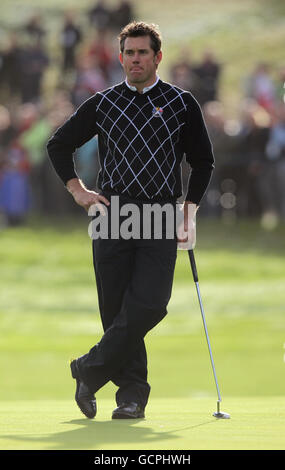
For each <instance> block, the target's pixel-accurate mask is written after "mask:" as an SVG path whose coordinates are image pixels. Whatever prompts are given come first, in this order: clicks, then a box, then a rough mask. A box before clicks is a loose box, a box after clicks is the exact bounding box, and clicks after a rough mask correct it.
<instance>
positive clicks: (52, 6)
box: [0, 0, 285, 114]
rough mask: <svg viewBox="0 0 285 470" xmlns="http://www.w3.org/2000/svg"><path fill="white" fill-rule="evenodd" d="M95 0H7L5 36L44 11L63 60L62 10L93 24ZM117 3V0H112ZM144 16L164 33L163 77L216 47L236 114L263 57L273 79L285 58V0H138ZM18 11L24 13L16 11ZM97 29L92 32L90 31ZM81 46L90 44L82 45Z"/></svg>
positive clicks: (52, 79)
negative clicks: (246, 83)
mask: <svg viewBox="0 0 285 470" xmlns="http://www.w3.org/2000/svg"><path fill="white" fill-rule="evenodd" d="M95 3H96V2H95V1H94V0H81V1H80V2H77V1H76V0H61V1H60V2H58V1H57V0H49V1H48V2H44V1H40V0H25V1H24V2H23V1H21V0H13V1H11V0H1V6H0V13H1V15H0V18H1V19H0V41H1V42H3V41H5V40H6V33H7V30H9V31H11V30H18V29H20V28H21V25H22V24H23V22H25V21H28V19H29V18H30V17H31V16H32V15H33V14H35V13H37V14H39V15H40V16H41V17H42V19H43V22H44V24H45V27H46V29H47V31H48V38H47V41H48V47H49V49H50V51H51V52H52V53H53V56H54V59H55V60H56V58H58V60H60V49H59V48H58V38H59V34H60V29H61V27H62V14H63V13H64V12H65V11H66V10H72V11H73V12H74V14H75V18H76V21H77V23H79V24H80V25H81V26H82V28H83V30H84V29H86V28H87V25H88V20H87V16H86V14H85V13H86V11H87V10H88V9H90V8H91V7H92V6H93V5H94V4H95ZM104 3H105V4H106V5H108V6H114V5H116V4H117V3H118V2H117V1H116V0H106V1H105V2H104ZM132 5H133V7H134V10H135V16H136V18H137V19H138V20H144V21H147V22H154V23H156V24H159V26H160V29H161V31H162V34H163V52H164V60H163V62H162V64H161V66H160V76H161V78H162V79H164V80H168V79H169V74H168V71H169V67H170V65H171V63H173V62H175V61H177V58H178V56H179V57H181V55H183V56H184V57H185V55H186V56H188V57H187V59H188V60H189V59H191V60H193V61H197V60H200V58H201V55H202V54H203V52H204V51H205V50H206V49H207V50H209V49H210V50H211V51H213V52H214V54H215V56H216V58H217V60H218V61H219V62H220V63H221V64H222V67H223V68H222V75H221V80H220V99H221V100H222V101H223V103H224V105H225V107H226V109H227V110H228V111H229V113H230V114H233V113H234V112H235V111H236V109H237V106H238V103H239V101H240V99H241V97H242V94H243V82H244V79H245V77H246V76H247V75H248V74H250V73H251V72H252V70H253V66H254V64H256V63H257V62H265V63H267V64H269V67H270V72H271V74H272V78H273V79H276V80H277V79H278V72H279V70H280V68H281V66H282V65H283V63H282V61H284V43H285V2H284V1H282V0H271V1H270V2H268V1H266V0H239V1H238V0H230V1H228V0H216V1H213V0H202V1H201V0H177V1H176V2H173V1H172V0H163V1H162V0H156V1H155V2H154V1H153V0H144V1H139V0H133V1H132ZM15 11H17V12H20V14H17V15H15ZM90 34H91V33H90ZM81 47H84V45H82V46H81ZM53 65H54V67H53V68H52V67H50V70H49V73H48V74H47V76H46V80H45V89H46V90H48V91H49V90H50V89H53V87H54V86H55V84H56V81H57V77H58V73H59V71H58V68H57V66H56V62H54V63H53Z"/></svg>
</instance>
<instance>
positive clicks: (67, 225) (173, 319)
mask: <svg viewBox="0 0 285 470" xmlns="http://www.w3.org/2000/svg"><path fill="white" fill-rule="evenodd" d="M87 225H88V220H84V219H79V220H77V221H72V220H62V221H61V222H59V221H53V220H50V221H43V220H38V219H32V220H31V221H29V223H28V225H27V226H26V227H22V228H18V229H16V228H15V229H7V230H3V231H2V232H0V277H1V285H0V299H1V302H0V328H1V339H0V374H1V383H2V386H1V388H0V400H1V404H0V410H1V411H0V412H1V417H2V418H1V424H0V448H3V449H11V448H14V449H22V448H27V449H31V448H35V449H36V448H37V449H39V448H42V449H54V448H55V449H59V448H62V449H65V448H68V449H69V448H76V447H77V448H91V449H103V448H105V449H111V448H114V449H128V448H136V449H141V448H145V447H144V446H146V445H147V446H148V448H150V449H154V448H160V449H163V448H165V449H167V448H169V449H170V448H171V449H173V448H177V449H183V448H193V449H194V448H197V449H200V448H217V449H228V448H245V449H249V448H264V449H273V448H275V449H276V448H283V447H284V438H283V436H284V431H285V426H284V412H285V408H284V396H285V376H284V368H285V361H284V354H285V349H284V343H285V336H284V326H285V320H284V300H285V292H284V277H285V272H284V253H285V237H284V235H285V227H284V226H283V225H280V226H279V227H277V228H276V229H275V230H272V231H269V232H266V231H264V230H262V229H261V227H260V225H259V223H258V222H254V221H247V222H246V221H240V222H238V223H236V224H233V225H225V224H223V223H222V222H221V221H210V220H203V219H198V224H197V246H196V249H195V253H196V262H197V268H198V273H199V283H200V289H201V294H202V299H203V304H204V309H205V314H206V319H207V325H208V330H209V335H210V339H211V344H212V348H213V353H214V359H215V365H216V369H217V375H218V380H219V385H220V389H221V394H222V398H223V403H222V405H223V406H222V408H224V409H225V411H227V412H229V413H230V414H231V415H232V419H231V420H230V422H225V421H222V422H216V421H215V420H214V418H212V416H211V413H212V412H213V411H215V408H216V398H217V397H216V389H215V384H214V380H213V375H212V370H211V365H210V359H209V355H208V349H207V343H206V339H205V335H204V330H203V326H202V319H201V314H200V309H199V304H198V299H197V295H196V289H195V285H194V283H193V279H192V274H191V271H190V266H189V260H188V257H187V253H185V252H181V251H180V252H179V254H178V259H177V266H176V272H175V281H174V286H173V295H172V298H171V301H170V303H169V308H168V315H167V317H166V318H165V319H164V320H163V322H161V323H160V324H159V325H158V326H157V327H156V328H155V329H154V330H152V331H151V332H150V333H149V334H148V335H147V337H146V345H147V349H148V353H149V354H148V356H149V381H150V383H151V385H152V390H151V396H150V402H149V406H148V408H147V419H146V420H145V421H140V422H136V423H131V424H130V423H129V422H128V423H125V424H123V423H121V424H118V423H116V424H112V423H111V421H110V416H111V412H112V409H113V408H114V407H115V400H114V395H115V391H116V388H115V386H114V385H113V384H111V383H109V384H107V386H106V387H104V388H103V389H101V390H100V391H99V392H98V394H97V399H98V407H99V411H98V417H97V418H96V419H95V421H94V422H92V423H90V422H88V421H87V420H86V419H85V418H84V417H83V416H82V415H81V414H80V411H79V410H78V409H77V407H76V404H75V403H74V402H73V395H74V386H75V384H74V381H73V380H72V379H71V377H70V371H69V359H70V358H71V357H76V356H78V355H80V354H84V353H85V352H87V351H88V350H89V348H90V347H91V346H92V345H93V344H94V343H95V342H97V341H98V340H99V339H100V337H101V334H102V327H101V324H100V320H99V311H98V302H97V292H96V286H95V281H94V274H93V268H92V261H91V249H90V248H91V247H90V240H89V238H88V234H87ZM168 410H170V411H168ZM171 410H172V411H171ZM185 410H186V412H185ZM242 410H244V412H242ZM27 416H28V417H29V418H28V419H27ZM92 426H93V427H92ZM282 428H283V430H282ZM90 430H94V437H92V438H91V437H89V438H86V436H87V435H88V433H89V431H90ZM213 430H215V431H214V432H213ZM229 431H230V432H229Z"/></svg>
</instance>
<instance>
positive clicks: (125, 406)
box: [112, 402, 144, 419]
mask: <svg viewBox="0 0 285 470" xmlns="http://www.w3.org/2000/svg"><path fill="white" fill-rule="evenodd" d="M138 418H144V409H143V408H142V407H141V406H140V405H138V403H135V402H128V403H121V404H120V405H119V406H118V408H116V409H115V410H114V411H113V413H112V419H138Z"/></svg>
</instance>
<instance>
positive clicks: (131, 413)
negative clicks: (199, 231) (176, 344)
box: [48, 22, 214, 419]
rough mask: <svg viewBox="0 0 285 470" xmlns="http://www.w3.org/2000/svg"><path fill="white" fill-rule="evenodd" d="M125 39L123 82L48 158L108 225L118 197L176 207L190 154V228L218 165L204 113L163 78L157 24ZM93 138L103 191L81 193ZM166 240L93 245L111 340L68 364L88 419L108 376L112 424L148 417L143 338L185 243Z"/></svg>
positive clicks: (82, 116) (136, 27)
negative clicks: (77, 157)
mask: <svg viewBox="0 0 285 470" xmlns="http://www.w3.org/2000/svg"><path fill="white" fill-rule="evenodd" d="M119 39H120V50H121V52H120V61H121V64H122V66H123V68H124V71H125V74H126V81H125V82H123V83H120V84H118V85H116V86H114V87H112V88H109V89H108V90H105V91H102V92H99V93H96V94H95V95H94V96H93V97H91V98H90V99H89V100H87V101H86V102H85V103H83V104H82V105H81V107H80V108H79V109H78V110H77V112H76V113H75V114H74V115H73V116H71V118H70V119H69V120H68V121H67V122H66V123H65V124H64V125H63V126H62V127H61V128H60V129H58V130H57V132H56V133H55V135H54V136H53V137H52V138H51V139H50V141H49V143H48V152H49V156H50V158H51V161H52V163H53V165H54V167H55V170H56V171H57V173H58V175H59V177H60V178H61V179H62V180H63V182H64V183H65V185H66V187H67V189H68V191H70V193H71V194H72V195H73V197H74V200H75V201H76V202H77V204H79V205H80V206H82V207H84V208H85V209H86V210H88V209H89V207H91V206H92V205H94V204H97V205H101V209H102V207H103V206H104V208H105V210H106V211H107V217H108V218H109V219H110V218H111V217H110V213H111V209H112V202H111V204H110V201H112V197H114V196H115V195H116V196H118V198H119V205H120V207H122V206H123V205H124V204H125V203H129V202H132V203H135V204H136V205H137V207H138V209H139V211H140V214H142V212H143V210H144V208H145V206H146V205H149V204H152V203H156V204H159V205H161V206H162V205H164V204H165V203H168V204H170V205H171V204H173V205H175V203H176V200H177V198H178V197H179V196H180V195H181V190H182V188H181V161H182V158H183V155H184V154H186V158H187V161H188V162H189V163H190V165H191V168H192V173H191V177H190V179H189V188H188V191H187V197H186V201H185V205H184V222H185V227H186V228H187V227H188V223H189V220H188V213H189V211H188V210H187V209H188V206H190V207H191V208H192V209H193V210H192V213H194V212H195V211H196V208H197V205H198V204H199V203H200V200H201V198H202V196H203V194H204V193H205V191H206V188H207V186H208V184H209V181H210V177H211V173H212V169H213V162H214V158H213V152H212V146H211V143H210V140H209V137H208V133H207V130H206V127H205V124H204V120H203V117H202V113H201V110H200V107H199V105H198V103H197V102H196V101H195V99H194V98H193V97H192V95H191V94H190V93H189V92H185V91H183V90H180V89H178V88H176V87H174V86H172V85H170V84H168V83H165V82H163V81H162V80H160V79H159V77H158V76H157V74H156V72H157V67H158V65H159V63H160V61H161V59H162V52H161V38H160V33H159V32H158V30H157V29H156V27H155V26H154V25H148V24H146V23H143V22H139V23H137V22H133V23H130V24H129V25H127V26H126V27H125V28H124V29H123V30H122V31H121V33H120V35H119ZM95 134H97V135H98V142H99V155H100V164H101V170H100V173H99V178H98V185H99V188H100V192H99V194H98V193H96V192H94V191H91V190H87V189H86V188H85V187H84V185H83V183H82V182H81V181H80V180H79V179H78V177H77V175H76V173H75V170H74V165H73V160H72V154H73V152H74V151H75V149H76V148H78V147H80V146H81V145H83V144H84V143H85V142H86V141H87V140H89V139H91V138H92V137H93V136H94V135H95ZM190 212H191V211H190ZM120 222H122V218H121V219H120ZM163 234H164V236H162V238H161V239H156V238H155V237H153V236H152V237H151V238H148V237H146V238H144V237H141V238H139V239H137V238H135V237H134V238H130V239H124V237H122V236H121V235H120V236H116V235H115V236H113V237H110V236H109V237H107V238H104V237H102V238H97V239H94V240H93V261H94V268H95V274H96V282H97V290H98V297H99V308H100V315H101V319H102V324H103V328H104V334H103V336H102V338H101V340H100V341H99V342H98V343H97V344H96V345H95V346H94V347H93V348H91V349H90V351H89V352H88V353H87V354H84V355H83V356H81V357H79V358H78V359H75V360H73V361H72V362H71V370H72V376H73V378H75V379H76V382H77V387H76V395H75V398H76V402H77V404H78V406H79V408H80V409H81V411H82V412H83V413H84V414H85V415H86V416H87V417H88V418H93V417H94V416H95V414H96V399H95V396H94V394H95V393H96V392H97V390H99V389H100V388H101V387H103V386H104V385H105V384H106V383H107V382H108V381H109V380H111V381H112V382H113V383H115V384H116V385H117V386H118V391H117V393H116V402H117V408H116V409H115V410H114V411H113V414H112V418H113V419H118V418H119V419H120V418H143V417H144V410H145V407H146V404H147V402H148V397H149V392H150V385H149V384H148V382H147V355H146V350H145V344H144V336H145V335H146V333H147V332H148V331H149V330H150V329H151V328H153V327H154V326H155V325H157V324H158V323H159V322H160V321H161V320H162V318H163V317H164V316H165V315H166V313H167V310H166V307H167V304H168V302H169V299H170V295H171V289H172V281H173V274H174V268H175V261H176V254H177V242H180V241H182V242H183V241H185V240H186V238H187V237H185V235H183V237H182V238H179V237H176V235H173V236H172V237H166V236H165V230H163Z"/></svg>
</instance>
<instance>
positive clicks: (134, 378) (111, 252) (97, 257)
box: [78, 204, 177, 408]
mask: <svg viewBox="0 0 285 470" xmlns="http://www.w3.org/2000/svg"><path fill="white" fill-rule="evenodd" d="M140 209H142V204H141V205H140ZM108 211H110V208H108ZM176 255H177V241H176V238H175V237H173V238H172V239H166V238H162V239H149V240H145V239H129V240H126V239H122V238H121V237H120V238H119V239H102V238H99V239H96V240H93V261H94V269H95V276H96V283H97V291H98V300H99V309H100V315H101V320H102V325H103V329H104V334H103V336H102V338H101V340H100V341H99V342H98V343H97V344H96V345H95V346H94V347H92V348H91V350H90V351H89V353H88V354H85V355H84V356H81V357H80V358H79V359H78V364H79V370H80V374H81V376H82V379H83V381H84V382H85V383H86V384H87V385H88V386H89V388H90V389H91V390H92V391H93V392H94V393H96V391H97V390H99V389H100V388H101V387H102V386H103V385H105V384H106V383H107V382H108V381H109V380H111V381H112V382H113V383H114V384H115V385H116V386H118V391H117V393H116V402H117V404H118V405H119V404H120V403H123V402H128V401H135V402H137V403H139V404H140V405H141V406H142V407H143V408H144V407H145V406H146V404H147V401H148V397H149V393H150V385H149V383H148V381H147V353H146V348H145V343H144V337H145V335H146V334H147V332H148V331H150V330H151V329H152V328H153V327H154V326H155V325H157V324H158V323H159V322H160V321H161V320H162V319H163V318H164V317H165V315H166V313H167V304H168V302H169V300H170V296H171V290H172V284H173V275H174V268H175V262H176Z"/></svg>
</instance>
